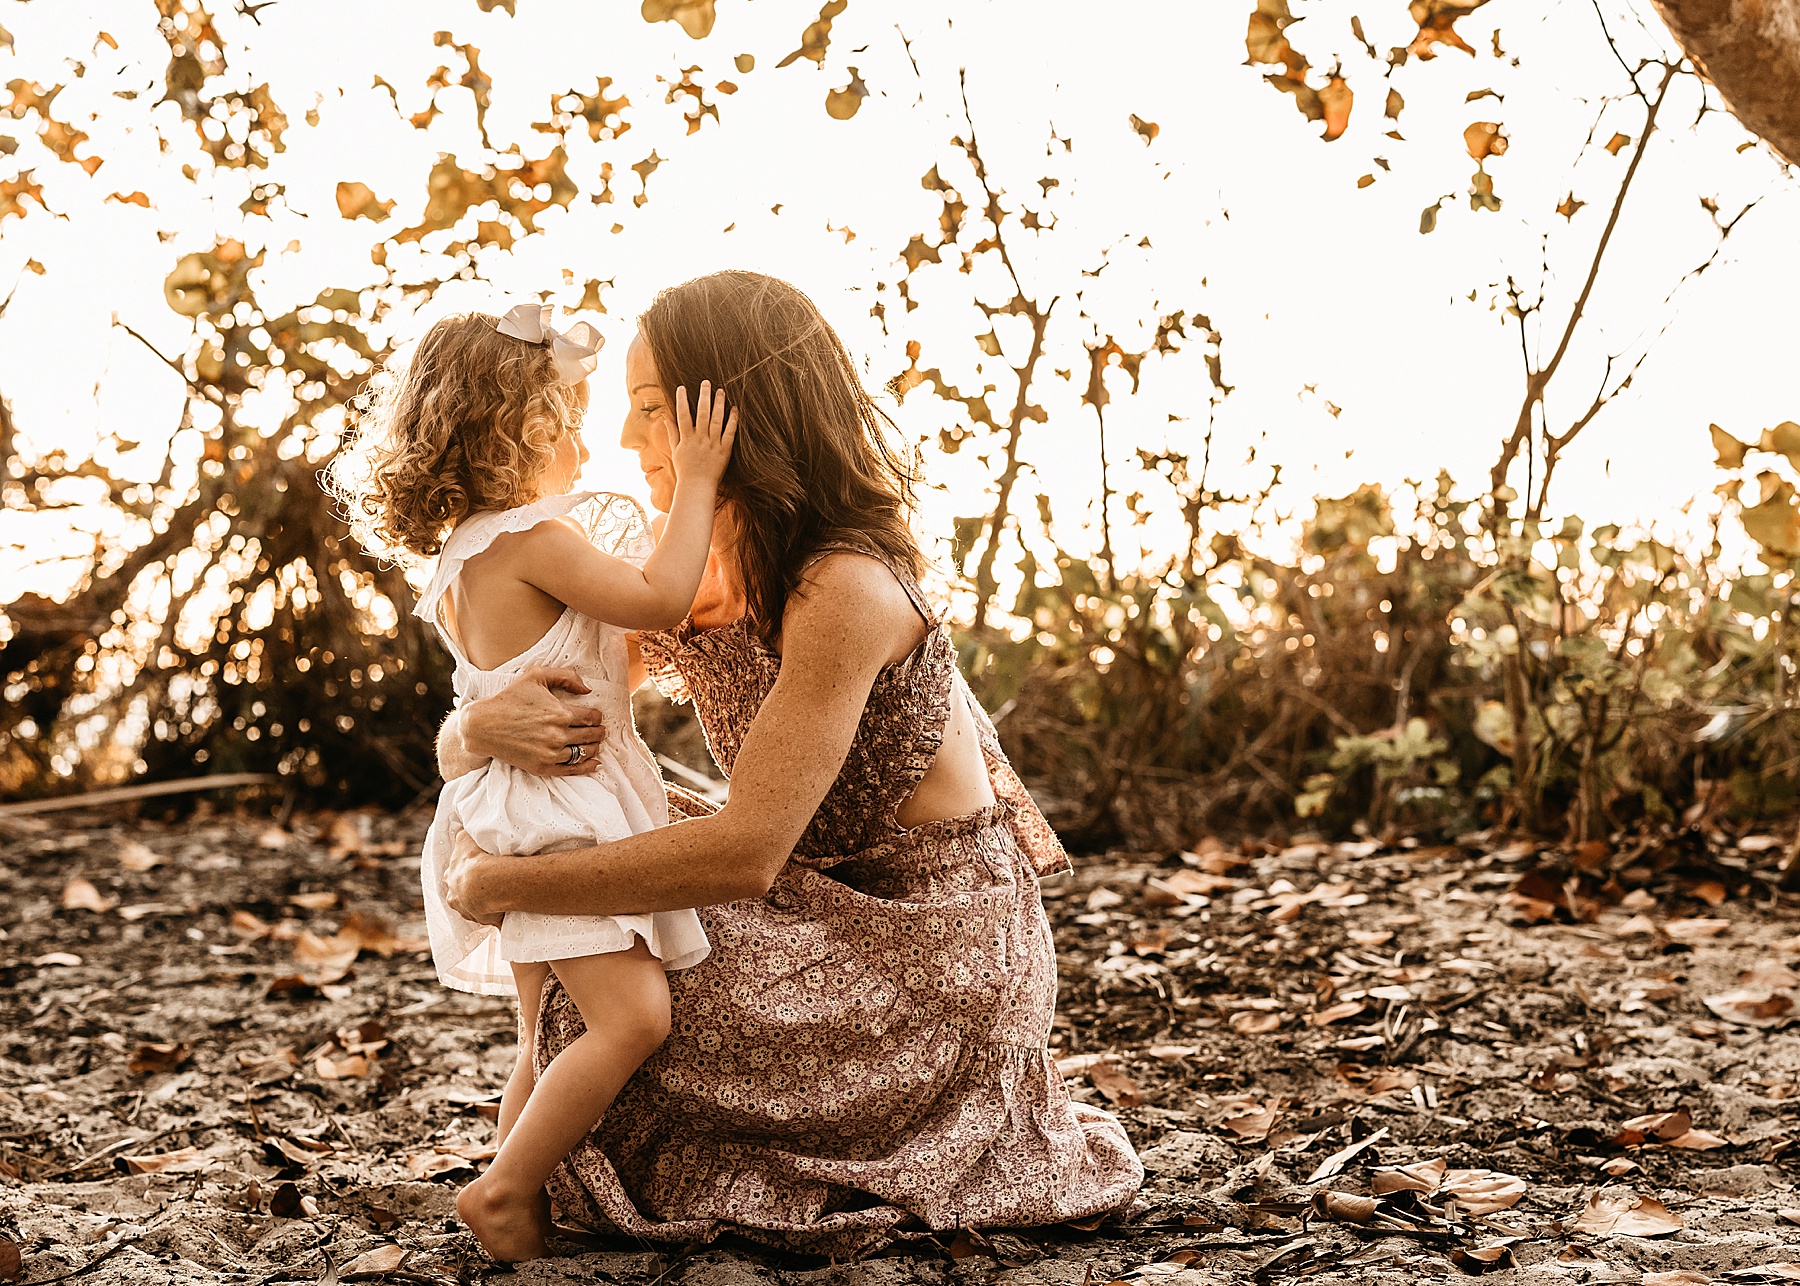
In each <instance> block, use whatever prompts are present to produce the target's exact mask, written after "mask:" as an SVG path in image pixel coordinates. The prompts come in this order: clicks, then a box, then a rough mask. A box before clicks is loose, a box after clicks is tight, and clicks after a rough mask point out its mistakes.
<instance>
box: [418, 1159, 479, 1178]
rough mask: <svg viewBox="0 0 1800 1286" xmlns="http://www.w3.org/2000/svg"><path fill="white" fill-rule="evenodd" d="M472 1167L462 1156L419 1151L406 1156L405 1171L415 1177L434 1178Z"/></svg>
mask: <svg viewBox="0 0 1800 1286" xmlns="http://www.w3.org/2000/svg"><path fill="white" fill-rule="evenodd" d="M474 1168H475V1167H474V1166H472V1165H470V1164H469V1163H468V1162H467V1161H465V1160H463V1158H461V1157H459V1156H453V1155H451V1154H450V1153H448V1152H421V1153H419V1154H418V1155H417V1156H409V1157H407V1158H406V1169H407V1173H409V1174H411V1175H412V1177H413V1178H415V1179H435V1178H437V1177H438V1176H439V1175H445V1174H449V1173H451V1172H452V1171H456V1170H473V1169H474Z"/></svg>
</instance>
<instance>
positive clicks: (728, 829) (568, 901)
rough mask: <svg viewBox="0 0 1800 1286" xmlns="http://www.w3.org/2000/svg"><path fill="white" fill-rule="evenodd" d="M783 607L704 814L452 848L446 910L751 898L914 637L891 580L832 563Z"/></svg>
mask: <svg viewBox="0 0 1800 1286" xmlns="http://www.w3.org/2000/svg"><path fill="white" fill-rule="evenodd" d="M802 590H803V593H801V594H798V595H796V596H795V597H794V598H793V599H792V600H790V605H789V607H788V610H787V614H786V616H785V618H784V620H783V627H782V660H781V673H780V676H779V677H778V678H777V679H776V681H775V686H774V688H773V689H772V690H771V691H770V693H769V696H768V698H767V699H766V700H765V701H764V702H763V704H762V708H761V709H760V710H759V711H758V712H757V715H756V719H755V722H753V723H752V724H751V725H750V730H749V732H748V733H747V734H746V736H745V738H744V743H743V746H742V747H741V748H740V749H739V751H738V755H737V761H736V763H735V765H734V768H733V772H732V776H731V795H730V798H729V800H728V802H727V803H726V804H725V806H724V807H723V808H721V809H720V810H719V811H718V812H717V813H714V814H713V815H712V816H710V817H703V818H697V819H695V820H693V821H688V822H682V823H680V824H678V825H674V826H665V827H662V828H660V829H658V830H653V831H646V832H644V833H643V834H641V835H634V836H632V837H630V838H629V839H623V840H619V841H617V842H615V843H611V844H602V845H599V846H597V847H593V848H584V849H571V850H567V851H564V852H558V853H541V854H537V855H535V856H531V857H520V856H508V857H503V858H501V857H495V856H493V855H489V854H485V853H482V852H481V851H480V850H479V849H477V848H475V847H474V845H473V843H472V842H469V843H466V844H464V845H460V846H459V847H458V850H457V852H456V855H455V856H454V857H453V859H452V862H451V866H450V870H449V872H448V880H449V888H450V903H451V905H452V906H454V907H456V908H457V909H458V910H459V911H461V912H462V913H463V914H465V915H469V916H471V918H475V917H481V916H490V915H492V914H494V913H496V912H504V911H535V912H545V913H560V914H564V915H631V914H641V913H644V912H651V911H673V910H679V909H681V908H683V907H693V906H711V905H714V904H717V903H720V902H732V901H736V900H738V899H740V898H749V897H760V896H762V895H763V894H764V893H766V892H768V890H769V886H770V885H771V884H772V883H773V882H774V880H775V877H776V875H777V874H779V873H780V871H781V868H782V866H783V865H785V864H786V862H787V860H788V857H789V855H790V854H791V853H792V852H793V850H794V845H795V844H796V843H798V842H799V840H800V836H801V835H802V834H803V833H804V832H805V830H806V827H807V825H808V823H810V822H811V821H812V818H813V815H814V814H815V813H816V812H817V811H818V807H819V804H820V801H822V800H823V799H824V798H825V794H826V792H827V791H828V790H830V789H831V784H832V783H833V782H834V781H836V780H837V776H838V773H839V772H841V771H842V770H843V766H844V759H845V756H847V755H848V754H849V751H850V743H851V741H852V740H853V739H854V738H855V736H856V728H857V725H858V724H859V723H860V722H861V721H862V715H863V708H864V707H865V706H866V705H867V704H868V699H869V691H870V689H871V688H872V687H873V686H874V682H875V676H876V675H877V674H878V673H880V671H881V669H882V667H883V666H885V665H887V664H889V663H891V662H892V661H895V660H898V659H899V658H900V657H903V656H905V655H906V654H907V653H908V652H910V651H911V650H912V649H913V648H914V647H915V646H917V644H918V640H919V637H920V634H921V632H922V631H923V629H924V625H923V623H922V622H921V621H920V619H919V616H918V613H917V612H916V611H915V610H914V609H913V606H912V603H911V602H910V600H908V598H907V597H906V594H905V591H903V590H902V589H901V588H900V586H899V584H898V583H897V582H896V581H895V580H894V578H893V576H892V574H891V573H889V572H888V571H887V569H886V568H884V567H882V566H881V564H879V563H877V562H875V561H874V560H872V559H867V558H860V557H856V556H853V555H850V556H845V555H837V556H832V557H829V558H826V559H823V560H821V561H820V562H819V563H818V564H816V565H815V568H814V570H813V572H812V574H811V575H810V576H809V578H808V580H807V583H806V584H805V585H803V586H802Z"/></svg>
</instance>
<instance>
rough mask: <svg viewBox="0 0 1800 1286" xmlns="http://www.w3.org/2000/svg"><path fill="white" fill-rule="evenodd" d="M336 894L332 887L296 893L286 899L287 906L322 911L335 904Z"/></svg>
mask: <svg viewBox="0 0 1800 1286" xmlns="http://www.w3.org/2000/svg"><path fill="white" fill-rule="evenodd" d="M337 900H338V895H337V893H336V892H335V891H334V890H332V889H323V890H321V891H319V892H317V893H296V894H294V896H292V897H291V898H289V899H288V905H289V906H297V907H299V908H300V909H301V910H303V911H323V910H326V909H327V908H328V907H334V906H336V905H337Z"/></svg>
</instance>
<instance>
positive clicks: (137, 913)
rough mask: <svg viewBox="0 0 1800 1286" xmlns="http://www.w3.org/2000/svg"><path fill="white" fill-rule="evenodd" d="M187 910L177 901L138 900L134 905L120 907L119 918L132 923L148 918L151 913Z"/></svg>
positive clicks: (183, 912)
mask: <svg viewBox="0 0 1800 1286" xmlns="http://www.w3.org/2000/svg"><path fill="white" fill-rule="evenodd" d="M187 910H188V908H187V907H185V906H182V905H181V904H180V903H179V902H139V903H137V904H136V905H135V906H122V907H120V908H119V918H120V919H121V920H124V921H126V922H127V923H132V922H135V921H137V920H144V919H148V918H149V917H150V916H153V915H184V914H186V913H187Z"/></svg>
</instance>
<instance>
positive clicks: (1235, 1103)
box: [1219, 1096, 1280, 1140]
mask: <svg viewBox="0 0 1800 1286" xmlns="http://www.w3.org/2000/svg"><path fill="white" fill-rule="evenodd" d="M1219 1106H1221V1107H1223V1108H1224V1109H1225V1116H1224V1119H1223V1120H1221V1121H1220V1122H1219V1124H1221V1125H1223V1126H1224V1127H1225V1128H1226V1129H1228V1130H1230V1131H1231V1132H1232V1133H1233V1134H1235V1135H1237V1136H1238V1137H1239V1138H1241V1139H1247V1140H1255V1139H1266V1138H1268V1137H1269V1131H1270V1130H1272V1129H1274V1128H1275V1119H1276V1117H1278V1116H1279V1115H1280V1113H1279V1112H1278V1111H1277V1109H1276V1107H1275V1105H1274V1104H1273V1103H1259V1102H1257V1101H1256V1100H1255V1099H1253V1098H1245V1097H1242V1096H1237V1097H1233V1098H1223V1099H1220V1100H1219Z"/></svg>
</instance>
